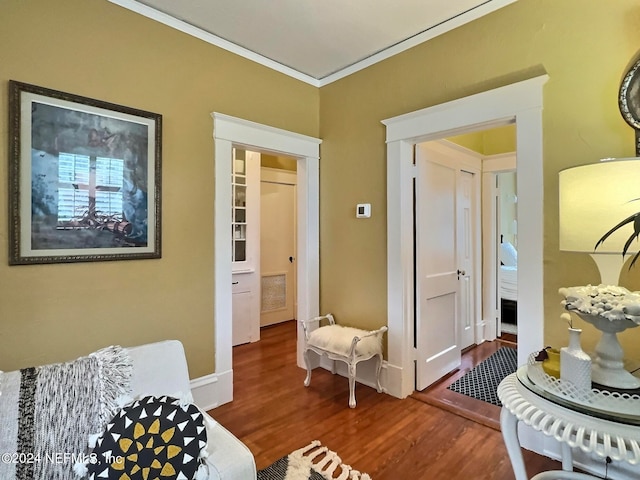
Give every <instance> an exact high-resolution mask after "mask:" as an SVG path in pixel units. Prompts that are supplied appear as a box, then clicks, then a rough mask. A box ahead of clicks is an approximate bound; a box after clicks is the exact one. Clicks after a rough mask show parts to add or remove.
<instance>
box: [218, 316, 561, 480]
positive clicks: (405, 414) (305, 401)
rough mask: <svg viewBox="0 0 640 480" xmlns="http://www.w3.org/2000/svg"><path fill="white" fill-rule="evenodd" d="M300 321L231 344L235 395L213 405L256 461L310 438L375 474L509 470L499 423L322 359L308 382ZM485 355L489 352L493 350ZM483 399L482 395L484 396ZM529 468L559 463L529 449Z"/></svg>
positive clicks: (443, 475)
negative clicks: (360, 377)
mask: <svg viewBox="0 0 640 480" xmlns="http://www.w3.org/2000/svg"><path fill="white" fill-rule="evenodd" d="M295 335H296V325H295V322H286V323H284V324H280V325H276V326H272V327H268V328H265V329H263V330H262V332H261V338H262V339H261V340H260V341H259V342H256V343H253V344H248V345H242V346H239V347H235V348H234V352H233V356H234V360H233V366H234V401H233V402H231V403H229V404H226V405H223V406H221V407H218V408H216V409H214V410H211V411H210V412H209V413H210V414H211V415H212V416H213V417H214V418H215V419H216V420H217V421H219V422H220V423H221V424H222V425H224V426H225V427H226V428H227V429H229V430H230V431H231V432H232V433H233V434H234V435H236V436H237V437H238V438H239V439H240V440H242V441H243V442H244V443H245V444H246V445H247V447H248V448H249V449H250V450H251V451H252V452H253V454H254V456H255V459H256V465H257V467H258V468H259V469H261V468H265V467H267V466H268V465H270V464H271V463H273V462H274V461H275V460H277V459H278V458H281V457H283V456H285V455H287V454H288V453H290V452H292V451H293V450H295V449H298V448H301V447H304V446H305V445H307V444H308V443H310V442H311V441H312V440H320V441H321V442H322V443H323V445H325V446H327V447H328V448H330V449H331V450H333V451H335V452H337V453H338V454H339V455H340V456H341V458H342V459H343V461H344V462H345V463H347V464H349V465H351V466H352V467H353V468H356V469H358V470H360V471H362V472H366V473H368V474H369V475H371V477H372V479H374V480H405V479H406V480H423V479H424V480H468V479H471V478H473V479H474V480H478V479H480V480H483V479H486V480H512V479H513V478H514V476H513V472H512V470H511V464H510V463H509V459H508V457H507V453H506V449H505V447H504V444H503V441H502V436H501V434H500V432H498V431H496V430H494V429H491V428H488V427H486V426H484V425H481V424H479V423H476V422H473V421H471V420H468V419H466V418H463V417H460V416H458V415H453V414H451V413H449V412H447V411H445V410H443V409H441V408H437V407H435V406H433V405H429V404H427V403H424V402H422V401H418V400H416V399H415V398H411V397H409V398H406V399H403V400H400V399H396V398H393V397H391V396H389V395H386V394H378V393H377V392H376V391H375V390H374V389H372V388H370V387H367V386H365V385H361V384H358V385H357V386H356V399H357V402H358V403H357V406H356V408H355V409H351V408H349V407H348V398H349V387H348V381H347V379H346V378H343V377H340V376H338V375H332V374H331V373H330V372H328V371H326V370H323V369H316V370H314V372H313V376H312V380H311V385H310V386H309V387H308V388H305V387H304V386H303V380H304V378H305V371H304V370H303V369H300V368H298V367H297V366H296V351H295V349H296V337H295ZM487 356H488V355H487ZM481 403H484V402H481ZM525 462H526V465H527V469H528V472H529V475H530V476H533V475H534V474H535V473H538V472H540V471H543V470H548V469H551V468H559V463H558V462H555V461H552V460H550V459H547V458H545V457H541V456H539V455H536V454H533V453H531V452H525Z"/></svg>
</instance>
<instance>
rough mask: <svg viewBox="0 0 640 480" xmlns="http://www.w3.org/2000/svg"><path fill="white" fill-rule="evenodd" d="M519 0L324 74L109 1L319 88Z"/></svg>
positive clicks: (501, 0) (484, 8)
mask: <svg viewBox="0 0 640 480" xmlns="http://www.w3.org/2000/svg"><path fill="white" fill-rule="evenodd" d="M517 1H518V0H487V1H486V2H485V3H483V4H482V5H479V6H477V7H475V8H472V9H471V10H468V11H466V12H464V13H462V14H460V15H458V16H456V17H453V18H451V19H449V20H446V21H444V22H442V23H439V24H438V25H435V26H433V27H431V28H429V29H427V30H425V31H424V32H421V33H419V34H417V35H414V36H413V37H411V38H408V39H406V40H404V41H402V42H399V43H397V44H395V45H392V46H391V47H389V48H385V49H384V50H381V51H380V52H378V53H375V54H373V55H371V56H370V57H367V58H364V59H362V60H360V61H358V62H356V63H354V64H352V65H349V66H348V67H345V68H343V69H341V70H338V71H337V72H335V73H332V74H329V75H327V76H325V77H322V78H314V77H312V76H310V75H307V74H305V73H302V72H300V71H298V70H295V69H293V68H291V67H289V66H287V65H283V64H282V63H279V62H276V61H275V60H271V59H270V58H268V57H265V56H263V55H260V54H259V53H256V52H253V51H251V50H248V49H246V48H244V47H241V46H239V45H236V44H235V43H232V42H230V41H228V40H225V39H224V38H221V37H218V36H217V35H214V34H212V33H209V32H206V31H205V30H203V29H201V28H198V27H195V26H193V25H191V24H189V23H187V22H185V21H183V20H178V19H177V18H175V17H172V16H171V15H167V14H166V13H163V12H160V11H159V10H156V9H154V8H152V7H149V6H147V5H144V4H142V3H140V2H137V1H135V0H109V2H111V3H113V4H115V5H119V6H120V7H123V8H126V9H127V10H131V11H132V12H135V13H138V14H140V15H143V16H145V17H147V18H150V19H152V20H155V21H157V22H160V23H162V24H164V25H167V26H169V27H171V28H175V29H176V30H179V31H181V32H183V33H186V34H187V35H191V36H192V37H195V38H198V39H200V40H202V41H204V42H207V43H209V44H211V45H215V46H216V47H219V48H222V49H224V50H227V51H228V52H231V53H235V54H236V55H239V56H241V57H243V58H246V59H247V60H251V61H252V62H256V63H258V64H260V65H263V66H265V67H267V68H270V69H272V70H275V71H277V72H280V73H282V74H284V75H287V76H289V77H292V78H295V79H296V80H300V81H301V82H304V83H307V84H309V85H312V86H314V87H318V88H319V87H324V86H325V85H329V84H330V83H333V82H335V81H337V80H340V79H342V78H345V77H347V76H349V75H351V74H353V73H356V72H359V71H360V70H364V69H365V68H367V67H370V66H371V65H374V64H376V63H378V62H381V61H383V60H386V59H387V58H390V57H393V56H394V55H397V54H398V53H401V52H404V51H405V50H408V49H410V48H413V47H415V46H416V45H419V44H421V43H424V42H426V41H428V40H431V39H432V38H435V37H437V36H439V35H442V34H444V33H447V32H449V31H451V30H453V29H455V28H458V27H460V26H462V25H465V24H467V23H469V22H472V21H473V20H477V19H478V18H480V17H483V16H485V15H487V14H489V13H492V12H494V11H496V10H499V9H500V8H502V7H506V6H507V5H510V4H512V3H515V2H517Z"/></svg>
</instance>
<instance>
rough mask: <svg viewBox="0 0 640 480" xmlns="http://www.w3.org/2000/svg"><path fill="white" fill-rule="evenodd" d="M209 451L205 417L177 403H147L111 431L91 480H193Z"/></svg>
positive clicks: (123, 414) (128, 411) (119, 417)
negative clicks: (206, 451) (205, 452)
mask: <svg viewBox="0 0 640 480" xmlns="http://www.w3.org/2000/svg"><path fill="white" fill-rule="evenodd" d="M206 445H207V433H206V430H205V427H204V421H203V416H202V413H201V412H200V411H199V410H198V408H197V407H196V406H195V405H192V404H186V405H185V404H184V403H181V402H180V400H178V399H176V398H172V397H153V396H148V397H144V398H142V399H141V400H136V401H135V402H133V403H131V404H129V405H127V406H125V407H124V408H123V409H122V410H120V411H119V412H118V413H116V415H115V416H114V417H113V419H112V420H111V421H110V422H109V424H108V425H107V427H106V429H105V431H104V432H103V433H102V435H101V436H100V437H98V439H97V442H96V447H95V448H94V450H93V454H92V459H91V461H90V462H89V463H88V464H87V469H88V478H89V479H90V480H98V479H103V478H104V479H108V480H155V479H162V480H171V479H176V480H188V479H193V478H194V477H195V475H196V472H197V471H198V468H199V467H200V465H201V463H202V462H203V459H202V455H201V452H202V451H203V450H204V449H205V448H206Z"/></svg>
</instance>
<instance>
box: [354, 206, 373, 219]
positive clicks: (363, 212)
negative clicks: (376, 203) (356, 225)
mask: <svg viewBox="0 0 640 480" xmlns="http://www.w3.org/2000/svg"><path fill="white" fill-rule="evenodd" d="M370 216H371V204H370V203H359V204H358V205H356V218H369V217H370Z"/></svg>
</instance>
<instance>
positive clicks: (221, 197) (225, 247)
mask: <svg viewBox="0 0 640 480" xmlns="http://www.w3.org/2000/svg"><path fill="white" fill-rule="evenodd" d="M211 116H212V117H213V138H214V155H215V157H214V161H215V178H214V188H215V195H214V220H213V222H214V245H213V248H214V254H213V258H214V307H213V313H214V318H213V321H214V332H215V374H216V375H217V376H218V377H219V378H221V379H223V380H224V381H223V382H219V383H223V385H220V388H221V392H220V395H219V396H218V398H219V402H218V403H219V404H220V405H222V404H223V403H227V402H230V401H231V400H233V363H232V360H233V358H232V347H231V343H232V342H231V331H232V330H231V318H232V315H231V313H232V312H231V235H230V225H231V149H232V148H233V147H234V146H238V147H243V148H248V149H250V150H256V151H259V152H267V153H275V154H279V155H286V156H290V157H295V158H296V159H297V160H298V164H297V172H298V188H297V198H296V202H297V220H296V222H297V238H298V244H297V246H298V251H297V259H298V264H297V280H298V289H297V305H298V310H297V318H312V317H315V316H317V315H318V312H319V308H320V300H319V297H320V294H319V292H320V287H319V285H320V262H319V176H320V168H319V165H320V143H322V140H320V139H317V138H313V137H308V136H306V135H300V134H298V133H294V132H289V131H287V130H282V129H279V128H274V127H270V126H267V125H262V124H259V123H255V122H250V121H248V120H243V119H240V118H236V117H232V116H229V115H225V114H222V113H217V112H213V113H212V114H211ZM302 338H303V336H302V334H301V332H298V365H299V366H301V367H302V366H303V365H304V363H303V360H302V344H301V342H302Z"/></svg>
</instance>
